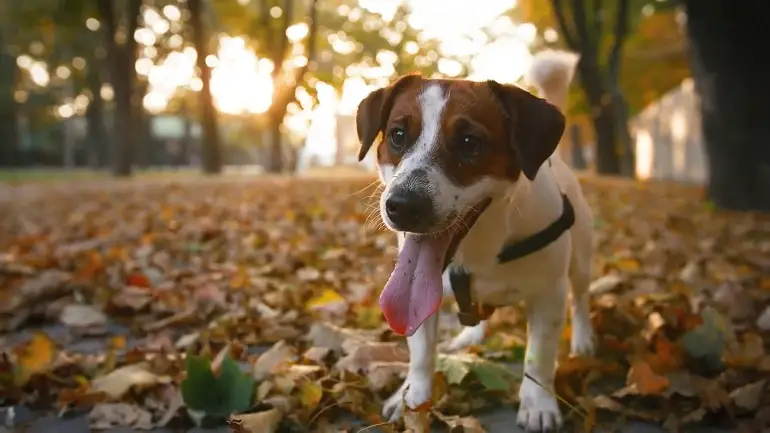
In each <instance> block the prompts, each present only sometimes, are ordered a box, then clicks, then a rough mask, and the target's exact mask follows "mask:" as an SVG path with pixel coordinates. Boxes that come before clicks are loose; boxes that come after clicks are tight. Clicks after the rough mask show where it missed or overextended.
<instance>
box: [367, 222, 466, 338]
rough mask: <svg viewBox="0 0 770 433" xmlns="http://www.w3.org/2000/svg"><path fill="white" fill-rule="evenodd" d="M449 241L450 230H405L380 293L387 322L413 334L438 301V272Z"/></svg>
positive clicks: (407, 333) (439, 302)
mask: <svg viewBox="0 0 770 433" xmlns="http://www.w3.org/2000/svg"><path fill="white" fill-rule="evenodd" d="M451 241H452V234H451V233H449V231H447V232H444V233H443V234H441V235H439V236H433V235H428V236H417V235H413V234H407V235H406V240H405V242H404V245H403V248H401V252H400V253H399V255H398V259H396V267H395V269H394V270H393V273H392V274H391V275H390V279H389V280H388V282H387V283H386V284H385V288H384V289H383V290H382V294H381V295H380V308H382V313H383V314H384V315H385V320H387V321H388V325H390V327H391V328H392V329H393V330H394V331H396V332H397V333H399V334H401V335H407V336H409V335H412V334H414V332H415V331H417V329H418V328H419V327H420V325H422V322H424V321H425V320H426V319H427V318H428V317H430V315H431V314H433V313H435V312H436V310H438V308H439V306H440V305H441V297H442V295H443V288H442V285H441V284H442V283H441V273H442V272H443V267H444V266H443V265H444V259H445V257H446V253H447V249H448V248H449V245H450V243H451Z"/></svg>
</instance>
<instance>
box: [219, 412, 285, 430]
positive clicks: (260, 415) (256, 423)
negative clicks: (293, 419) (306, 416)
mask: <svg viewBox="0 0 770 433" xmlns="http://www.w3.org/2000/svg"><path fill="white" fill-rule="evenodd" d="M282 419H283V414H282V413H281V411H280V410H278V409H270V410H267V411H264V412H256V413H244V414H238V415H233V416H232V417H231V418H230V422H229V424H230V428H231V430H232V431H233V432H236V433H275V432H277V431H278V426H279V425H280V424H281V420H282Z"/></svg>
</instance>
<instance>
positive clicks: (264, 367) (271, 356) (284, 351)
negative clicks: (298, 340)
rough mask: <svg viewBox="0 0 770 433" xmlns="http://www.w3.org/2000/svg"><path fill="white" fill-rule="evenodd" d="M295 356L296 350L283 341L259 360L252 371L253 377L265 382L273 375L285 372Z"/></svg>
mask: <svg viewBox="0 0 770 433" xmlns="http://www.w3.org/2000/svg"><path fill="white" fill-rule="evenodd" d="M295 356H296V352H295V349H294V348H293V347H291V346H289V345H287V344H286V342H285V341H283V340H281V341H279V342H277V343H275V344H274V345H273V346H272V347H271V348H270V349H268V350H267V351H266V352H265V353H263V354H262V355H260V356H259V358H257V361H256V362H255V363H254V366H253V367H252V370H251V372H252V376H253V377H254V379H255V380H263V379H265V378H266V377H268V376H269V375H271V374H275V373H277V372H279V371H282V370H285V369H286V368H288V366H289V363H290V362H291V361H292V358H294V357H295Z"/></svg>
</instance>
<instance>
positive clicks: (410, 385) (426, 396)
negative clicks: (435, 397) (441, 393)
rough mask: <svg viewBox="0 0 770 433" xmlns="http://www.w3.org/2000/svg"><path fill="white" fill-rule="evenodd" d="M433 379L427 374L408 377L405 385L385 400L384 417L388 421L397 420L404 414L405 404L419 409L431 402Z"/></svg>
mask: <svg viewBox="0 0 770 433" xmlns="http://www.w3.org/2000/svg"><path fill="white" fill-rule="evenodd" d="M432 379H433V378H431V377H426V376H413V377H407V378H406V380H405V381H404V383H403V385H401V386H400V387H399V388H398V390H397V391H396V392H395V393H393V395H391V396H390V397H388V399H387V400H385V404H384V405H383V407H382V417H383V418H384V419H385V420H387V421H388V422H397V421H398V420H400V419H401V418H402V417H403V416H404V404H406V406H408V407H409V408H410V409H417V408H418V407H420V406H422V405H424V404H425V403H427V402H429V401H430V399H431V393H432V387H433V380H432Z"/></svg>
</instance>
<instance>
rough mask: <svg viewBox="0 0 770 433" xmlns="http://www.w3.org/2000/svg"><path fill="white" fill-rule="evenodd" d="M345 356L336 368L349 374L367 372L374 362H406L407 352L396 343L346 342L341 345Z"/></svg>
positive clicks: (407, 358) (407, 359)
mask: <svg viewBox="0 0 770 433" xmlns="http://www.w3.org/2000/svg"><path fill="white" fill-rule="evenodd" d="M343 350H344V351H345V352H347V355H346V356H345V357H343V358H341V359H340V360H339V361H338V362H337V365H336V368H337V369H339V370H343V371H349V372H351V373H358V372H361V371H367V369H368V368H369V366H371V364H372V363H374V362H408V361H409V352H408V350H407V349H406V348H404V347H403V346H401V345H399V344H398V343H372V342H361V341H357V340H348V341H346V342H345V343H343Z"/></svg>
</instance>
